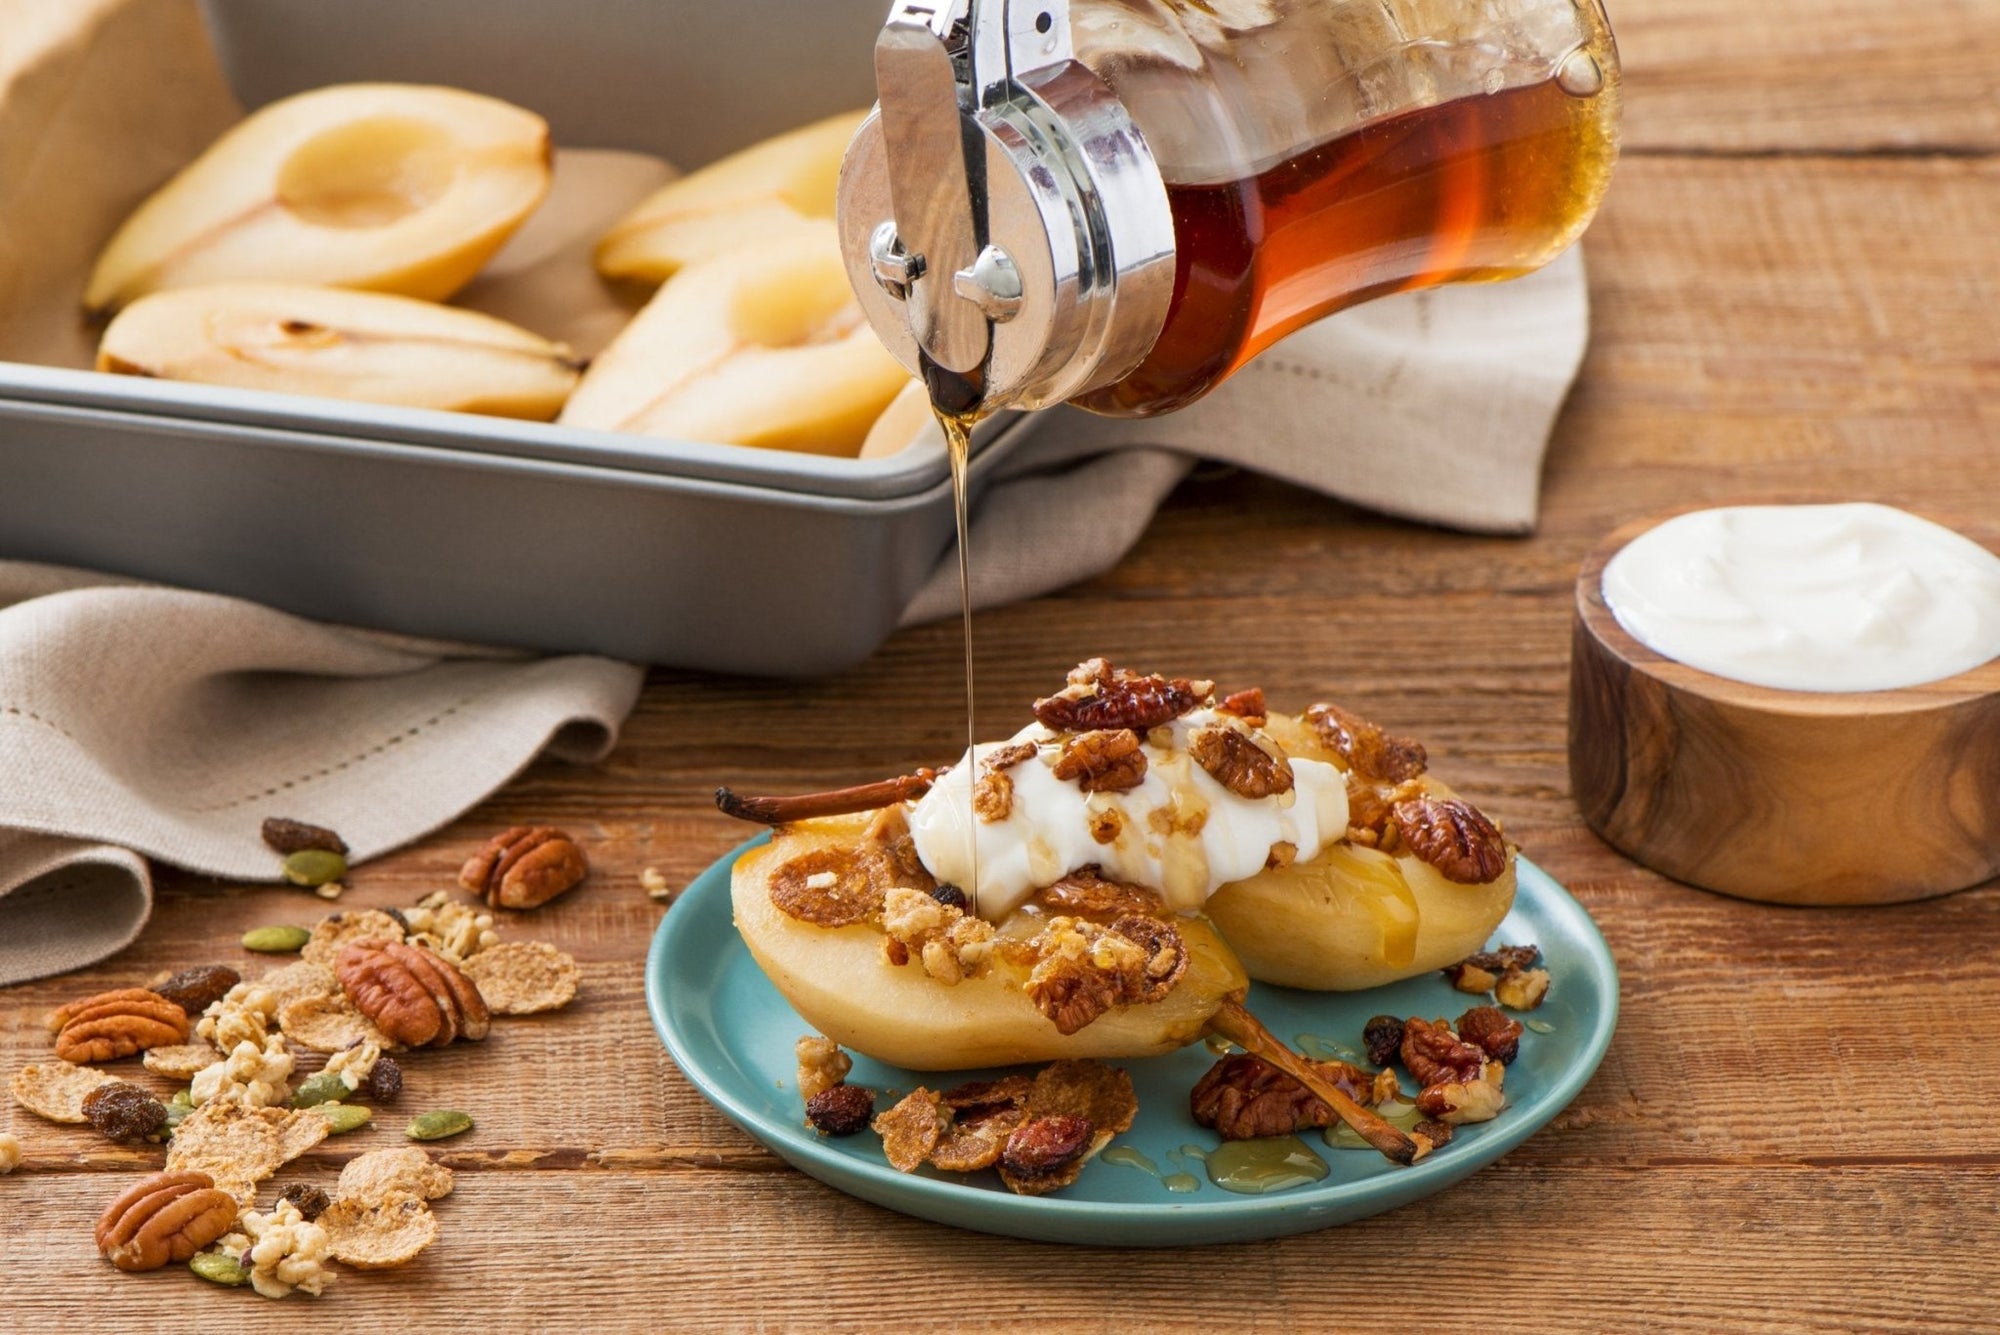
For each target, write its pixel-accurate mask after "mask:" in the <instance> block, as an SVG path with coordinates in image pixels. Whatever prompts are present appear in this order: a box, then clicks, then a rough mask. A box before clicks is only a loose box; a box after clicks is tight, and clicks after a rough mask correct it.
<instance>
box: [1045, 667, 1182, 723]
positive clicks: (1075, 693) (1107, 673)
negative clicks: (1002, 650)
mask: <svg viewBox="0 0 2000 1335" xmlns="http://www.w3.org/2000/svg"><path fill="white" fill-rule="evenodd" d="M1214 690H1215V684H1214V683H1213V682H1206V681H1190V680H1188V679H1187V678H1185V677H1173V678H1167V677H1158V676H1147V675H1145V674H1142V673H1138V672H1131V671H1128V670H1126V669H1124V668H1117V667H1113V666H1112V665H1111V664H1110V663H1109V662H1107V661H1106V660H1105V659H1102V658H1093V659H1090V660H1088V661H1087V662H1084V663H1079V664H1078V665H1077V666H1076V668H1075V669H1074V670H1072V671H1071V672H1070V674H1069V685H1068V686H1067V687H1065V688H1064V689H1063V690H1062V691H1061V692H1060V693H1059V694H1056V695H1052V696H1049V697H1047V698H1046V699H1042V700H1037V701H1035V718H1036V719H1037V720H1039V721H1040V722H1041V724H1042V726H1043V727H1045V728H1053V729H1055V730H1056V731H1057V732H1091V731H1095V730H1097V729H1100V728H1133V729H1137V730H1139V731H1141V732H1143V731H1144V730H1146V729H1147V728H1156V727H1158V726H1159V725H1160V724H1162V723H1171V722H1172V721H1173V720H1175V719H1177V718H1179V717H1180V716H1181V715H1183V714H1185V713H1187V712H1188V711H1190V710H1192V709H1195V708H1198V707H1199V706H1200V705H1201V704H1203V703H1204V702H1205V701H1206V700H1207V699H1208V697H1209V696H1210V695H1211V694H1213V692H1214Z"/></svg>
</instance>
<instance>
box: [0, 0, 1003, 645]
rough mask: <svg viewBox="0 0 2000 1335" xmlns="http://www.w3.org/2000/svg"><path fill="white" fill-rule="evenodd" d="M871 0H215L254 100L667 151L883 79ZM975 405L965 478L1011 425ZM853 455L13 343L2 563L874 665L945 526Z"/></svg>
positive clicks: (934, 501) (709, 144)
mask: <svg viewBox="0 0 2000 1335" xmlns="http://www.w3.org/2000/svg"><path fill="white" fill-rule="evenodd" d="M883 10H884V5H883V3H882V0H813V2H812V3H810V4H801V3H798V0H729V3H727V4H725V5H715V4H703V3H695V2H694V0H686V2H684V3H683V2H681V0H566V3H564V4H560V5H554V4H548V3H546V2H545V0H425V3H424V4H421V5H412V4H409V3H407V0H342V3H341V4H339V5H328V4H325V3H324V0H203V12H204V14H205V17H206V20H207V22H208V25H209V29H210V34H211V36H212V38H213V40H214V42H215V45H216V49H217V51H218V53H219V55H220V56H221V57H222V60H223V63H224V66H225V68H226V70H227V71H228V75H229V79H230V83H231V85H232V87H233V88H234V90H235V91H236V93H237V95H238V96H239V97H240V98H241V99H242V101H243V102H244V103H245V105H246V106H250V107H255V106H258V105H261V104H262V103H264V102H267V101H270V100H272V99H274V98H277V97H282V96H284V95H286V94H289V93H292V92H296V91H298V90H300V89H304V88H310V87H315V86H318V85H321V84H326V83H337V82H345V81H351V80H361V79H382V80H401V81H421V82H434V83H444V84H451V85H455V86H458V87H464V88H471V89H475V90H478V91H481V92H487V93H492V94H494V95H496V96H500V97H504V98H507V99H509V100H510V101H514V102H517V103H519V104H520V105H523V106H526V107H529V108H531V109H533V110H535V111H537V112H539V113H540V114H542V115H543V116H545V117H547V118H548V119H549V121H550V123H551V125H552V128H553V130H554V133H555V136H556V140H557V142H558V143H563V144H569V145H574V146H578V147H615V148H633V149H639V150H643V151H647V152H651V153H656V154H659V155H661V156H663V157H665V158H667V159H668V160H669V161H671V162H674V163H675V164H676V165H678V166H680V167H682V168H683V169H687V168H691V167H695V166H699V165H701V164H702V163H704V162H707V161H710V160H712V159H714V158H715V157H717V156H719V155H721V154H723V153H726V152H729V151H731V150H733V149H735V148H738V147H741V146H742V145H744V144H747V143H751V142H754V141H755V140H757V139H759V138H762V137H764V136H765V135H768V134H771V133H775V132H777V131H779V130H782V129H785V128H787V127H790V126H793V125H797V124H802V123H804V122H806V121H809V120H811V119H814V118H816V117H818V116H822V115H826V114H830V113H831V112H834V111H837V110H840V109H842V108H844V107H851V106H858V105H862V104H864V103H866V102H867V101H869V100H870V98H871V97H872V91H873V90H872V69H871V62H870V60H869V50H870V45H871V43H872V40H873V35H874V33H875V31H876V30H877V28H878V27H879V25H880V23H881V21H882V17H883ZM1020 428H1021V422H1020V421H1019V420H1016V421H1013V422H996V423H992V424H989V429H988V431H987V432H986V434H985V438H984V440H983V443H982V445H981V448H980V451H979V458H978V459H977V460H975V465H974V468H973V483H974V487H975V490H977V489H979V488H982V487H983V486H984V484H985V481H986V479H988V478H989V477H991V476H992V474H993V472H994V469H995V468H996V466H997V465H999V464H1000V463H1001V462H1002V460H1003V458H1004V456H1006V455H1008V454H1010V453H1012V452H1014V451H1015V450H1016V449H1017V448H1018V445H1019V442H1020V439H1021V437H1022V435H1023V434H1024V433H1023V431H1022V430H1021V429H1020ZM951 533H952V519H951V494H950V480H949V477H948V475H947V471H946V468H945V463H944V460H943V457H942V455H941V454H940V453H938V452H936V451H906V452H905V455H904V456H897V457H894V458H890V459H885V460H879V461H870V462H867V463H861V462H857V461H853V460H836V459H824V458H819V457H815V456H808V455H799V454H791V453H783V452H778V451H767V450H750V449H741V448H737V447H732V446H720V445H710V444H704V443H700V442H691V441H662V440H654V439H648V438H644V437H638V436H628V435H616V434H611V433H606V432H594V431H581V430H577V429H574V428H567V427H556V426H551V425H544V424H539V423H518V422H511V421H504V420H499V419H493V418H485V417H475V416H467V415H460V414H451V413H438V412H428V411H423V410H413V409H400V408H390V407H380V406H372V405H365V404H353V403H344V402H339V401H334V400H327V399H314V398H307V397H295V396H289V395H273V394H259V393H253V392H247V391H233V390H221V389H214V388H208V387H202V386H189V385H176V384H169V383H164V382H158V381H148V380H141V379H134V378H128V377H121V376H106V375H98V374H95V373H92V372H85V371H72V370H63V369H57V368H50V367H41V366H30V365H26V364H22V363H18V362H0V557H11V558H21V559H32V560H42V561H53V562H60V563H64V564H70V565H79V566H86V567H89V568H93V569H98V570H105V571H110V572H115V573H118V574H123V575H129V576H136V577H140V578H145V579H153V580H160V581H166V582H170V583H175V584H182V585H188V586H191V587H195V588H202V589H210V590H215V591H218V592H224V593H231V594H238V595H241V596H244V597H248V598H254V599H257V600H258V601H261V602H265V603H269V604H271V605H273V606H276V607H281V608H285V609H287V610H290V611H295V612H299V613H302V614H304V615H307V616H312V617H318V618H323V619H328V620H336V621H342V622H348V623H353V624H357V625H365V626H373V627H380V628H383V629H389V630H396V631H403V632H408V633H413V634H422V635H437V636H446V637H451V638H457V639H466V640H474V641H480V642H484V643H491V644H500V645H510V646H518V647H521V648H528V649H538V650H545V651H556V652H592V653H603V654H610V655H613V656H616V657H621V658H628V659H634V660H638V661H643V662H651V663H659V664H665V665H672V666H678V667H689V668H701V669H710V670H718V671H732V672H746V673H755V674H765V675H806V674H817V673H825V672H831V671H835V670H838V669H840V668H842V667H845V666H848V665H851V664H853V663H855V662H858V661H859V660H861V659H863V658H865V657H867V655H868V654H869V653H871V652H872V651H873V650H874V648H875V647H876V646H877V645H878V644H880V642H881V641H882V640H883V639H884V638H885V637H886V636H887V635H888V634H889V633H890V632H891V631H892V630H893V629H894V628H895V625H896V622H897V619H898V617H899V616H900V615H901V613H902V610H903V608H904V607H905V606H906V605H907V603H908V601H909V599H910V598H911V597H912V596H913V594H914V593H915V591H916V589H917V588H918V587H919V585H920V584H921V583H922V581H923V580H924V579H925V578H926V577H927V576H928V575H929V574H930V572H931V571H932V570H933V569H934V568H935V566H936V564H937V562H938V561H939V559H940V557H941V556H942V555H943V554H944V553H945V551H946V550H947V549H948V546H949V544H950V541H951Z"/></svg>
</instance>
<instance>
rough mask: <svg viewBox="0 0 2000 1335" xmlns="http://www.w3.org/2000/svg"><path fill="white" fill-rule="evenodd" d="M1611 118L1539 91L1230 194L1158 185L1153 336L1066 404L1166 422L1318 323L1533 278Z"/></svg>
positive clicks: (1267, 175)
mask: <svg viewBox="0 0 2000 1335" xmlns="http://www.w3.org/2000/svg"><path fill="white" fill-rule="evenodd" d="M1615 101H1616V90H1615V87H1601V88H1594V89H1591V90H1590V91H1589V92H1588V93H1587V94H1586V95H1581V96H1579V95H1577V94H1573V93H1571V92H1568V91H1565V90H1564V88H1563V86H1562V85H1561V84H1560V83H1559V82H1558V81H1557V80H1555V79H1550V80H1547V81H1545V82H1542V83H1536V84H1531V85H1528V86H1525V87H1520V88H1511V89H1505V90H1502V91H1500V92H1496V93H1488V94H1481V95H1477V96H1473V97H1464V98H1458V99H1456V100H1453V101H1449V102H1444V103H1440V104H1439V105H1436V106H1429V107H1421V108H1418V109H1416V110H1413V111H1409V112H1405V113H1403V114H1402V115H1399V116H1393V117H1390V118H1387V119H1385V120H1381V121H1378V122H1376V123H1374V124H1372V125H1369V126H1366V127H1364V128H1362V129H1360V130H1357V131H1355V132H1354V133H1352V134H1348V135H1344V136H1342V137H1340V138H1337V139H1333V140H1330V141H1328V142H1326V143H1324V144H1321V145H1319V146H1318V147H1316V148H1313V149H1310V150H1308V151H1306V152H1304V153H1301V154H1299V155H1298V156H1296V157H1293V158H1290V159H1287V160H1286V161H1284V162H1281V163H1279V164H1278V165H1277V166H1275V167H1272V168H1270V169H1269V170H1267V171H1265V172H1263V173H1262V174H1261V175H1258V176H1253V177H1249V178H1247V179H1243V180H1237V181H1229V182H1224V183H1221V184H1210V185H1177V184H1174V183H1172V182H1169V183H1168V186H1167V197H1168V201H1169V203H1170V205H1171V206H1172V209H1173V215H1174V230H1175V233H1176V237H1177V242H1178V255H1177V269H1178V271H1177V273H1176V275H1175V282H1174V297H1173V304H1172V306H1171V308H1170V310H1169V312H1168V315H1167V322H1166V325H1165V327H1164V329H1163V330H1162V331H1161V333H1160V337H1159V340H1158V342H1157V343H1155V344H1154V347H1153V351H1152V352H1151V353H1150V354H1148V355H1147V357H1146V360H1145V361H1144V362H1143V363H1142V364H1141V365H1140V367H1139V369H1138V370H1137V371H1135V372H1133V374H1131V375H1130V376H1128V377H1126V378H1125V379H1123V380H1121V381H1120V382H1118V383H1117V384H1115V385H1112V386H1109V387H1108V388H1105V389H1102V390H1098V391H1096V392H1095V393H1093V394H1090V395H1088V396H1085V397H1084V398H1082V399H1079V400H1078V402H1079V403H1080V404H1081V405H1082V406H1083V407H1086V408H1090V409H1093V410H1095V411H1098V412H1105V413H1113V414H1119V415H1132V414H1138V413H1147V414H1151V413H1159V412H1168V411H1172V410H1173V409H1175V408H1178V407H1182V406H1184V405H1186V404H1188V403H1190V402H1192V401H1193V400H1195V399H1197V398H1200V397H1201V396H1202V395H1203V394H1205V393H1207V392H1208V391H1209V390H1210V389H1212V388H1213V387H1214V386H1215V385H1216V384H1217V383H1218V382H1220V381H1221V380H1223V379H1224V378H1225V377H1227V376H1228V375H1230V374H1231V373H1232V372H1234V371H1236V370H1237V369H1238V368H1239V367H1241V366H1242V365H1243V364H1244V363H1245V362H1247V361H1249V360H1250V359H1251V358H1252V357H1255V356H1256V355H1257V354H1258V353H1259V352H1261V351H1263V350H1264V349H1265V348H1267V347H1269V346H1270V345H1271V344H1272V343H1275V342H1276V341H1277V340H1278V339H1280V338H1283V337H1284V336H1285V335H1286V334H1289V333H1291V332H1292V331H1293V330H1296V329H1298V328H1300V327H1301V326H1303V325H1306V324H1309V323H1311V322H1312V321H1314V320H1316V319H1319V318H1320V317H1321V316H1323V315H1326V314H1328V313H1330V312H1332V311H1336V310H1340V309H1342V308H1343V307H1346V306H1352V305H1355V304H1357V303H1359V302H1363V301H1366V300H1368V299H1369V298H1371V297H1378V296H1382V295H1385V294H1387V293H1390V292H1400V291H1407V290H1409V289H1412V288H1420V287H1433V286H1436V285H1438V284H1440V283H1448V282H1455V281H1456V282H1464V281H1482V280H1484V281H1490V280H1496V279H1502V278H1514V277H1518V276H1520V275H1521V274H1524V273H1528V272H1530V271H1531V270H1533V269H1535V268H1537V267H1539V266H1540V265H1541V264H1543V263H1545V262H1546V261H1547V260H1549V259H1550V258H1551V257H1552V256H1554V255H1555V254H1556V252H1558V251H1560V250H1561V249H1562V248H1563V247H1564V246H1566V245H1568V244H1569V243H1570V242H1571V241H1573V240H1574V239H1575V238H1576V236H1577V235H1578V234H1579V233H1580V232H1581V231H1582V229H1583V227H1584V225H1585V224H1586V223H1587V222H1588V221H1589V219H1590V217H1591V214H1592V213H1593V211H1594V210H1595V208H1596V204H1597V201H1598V199H1599V198H1600V197H1601V196H1602V194H1603V191H1604V187H1605V184H1606V181H1607V179H1608V177H1609V174H1610V171H1611V166H1612V161H1613V159H1614V158H1615V156H1616V139H1615V131H1614V129H1613V127H1614V126H1615V124H1616V105H1615Z"/></svg>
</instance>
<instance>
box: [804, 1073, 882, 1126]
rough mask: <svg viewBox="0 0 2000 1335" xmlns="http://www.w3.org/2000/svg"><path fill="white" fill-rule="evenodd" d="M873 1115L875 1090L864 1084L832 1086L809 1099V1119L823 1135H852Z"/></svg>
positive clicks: (807, 1103)
mask: <svg viewBox="0 0 2000 1335" xmlns="http://www.w3.org/2000/svg"><path fill="white" fill-rule="evenodd" d="M874 1115H875V1091H874V1090H872V1089H869V1088H868V1087H867V1086H865V1085H849V1084H839V1085H831V1086H829V1087H827V1088H826V1089H822V1090H821V1091H820V1092H819V1093H817V1094H815V1095H813V1096H812V1097H811V1098H810V1099H807V1100H806V1120H807V1121H809V1122H811V1123H812V1127H813V1130H815V1131H817V1132H819V1133H820V1134H821V1135H823V1136H851V1135H853V1134H854V1133H855V1132H857V1131H859V1130H861V1128H862V1127H864V1126H867V1125H868V1119H869V1118H871V1117H873V1116H874Z"/></svg>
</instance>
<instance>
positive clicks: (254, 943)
mask: <svg viewBox="0 0 2000 1335" xmlns="http://www.w3.org/2000/svg"><path fill="white" fill-rule="evenodd" d="M310 940H312V933H311V932H310V931H308V930H307V929H306V928H303V927H252V928H251V929H250V930H249V931H247V932H245V933H244V934H243V948H244V949H245V950H254V951H256V952H257V953H258V954H260V955H296V954H298V953H299V951H301V950H303V949H304V948H305V944H306V942H308V941H310Z"/></svg>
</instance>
